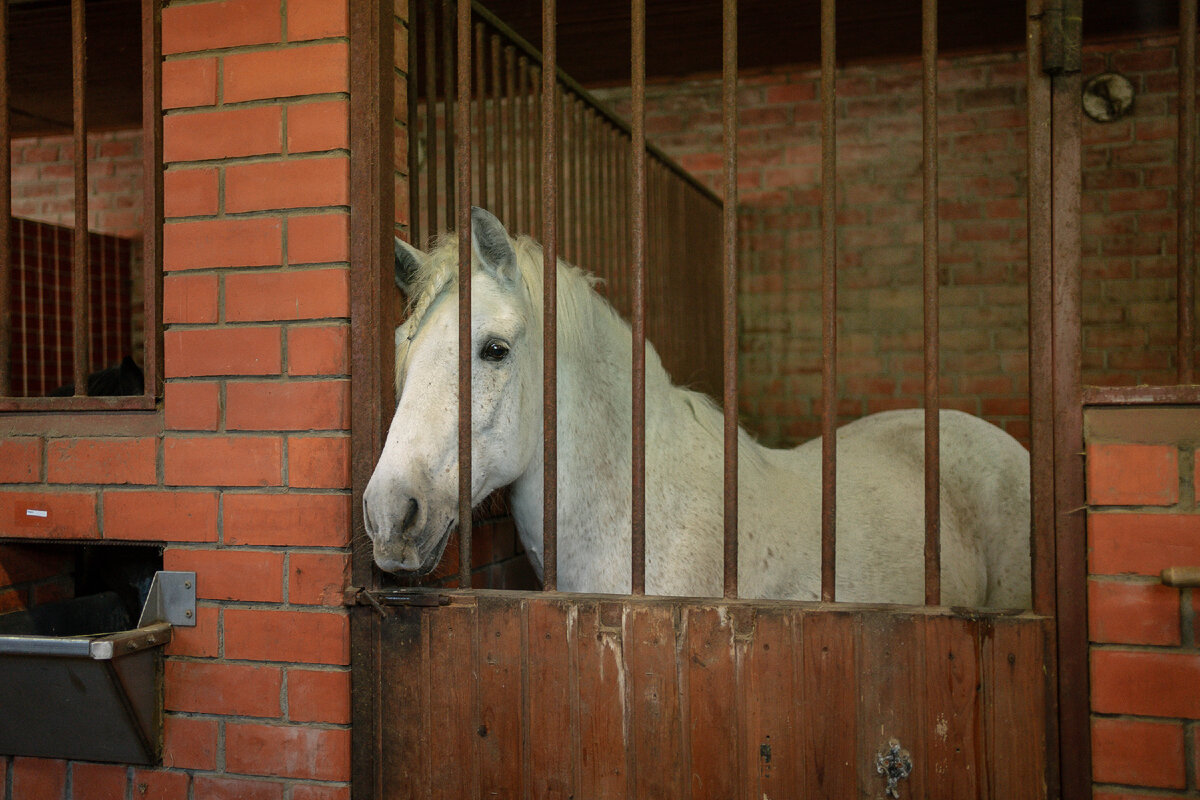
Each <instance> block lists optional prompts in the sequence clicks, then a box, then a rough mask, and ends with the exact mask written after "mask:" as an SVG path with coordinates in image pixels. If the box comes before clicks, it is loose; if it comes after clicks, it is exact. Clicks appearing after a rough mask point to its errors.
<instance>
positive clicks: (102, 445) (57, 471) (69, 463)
mask: <svg viewBox="0 0 1200 800" xmlns="http://www.w3.org/2000/svg"><path fill="white" fill-rule="evenodd" d="M46 477H47V480H48V481H49V482H50V483H132V484H152V483H157V482H158V440H157V439H156V438H154V437H150V436H143V437H138V438H111V439H107V438H106V439H51V440H50V445H49V447H48V448H47V452H46Z"/></svg>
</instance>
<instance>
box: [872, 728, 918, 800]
mask: <svg viewBox="0 0 1200 800" xmlns="http://www.w3.org/2000/svg"><path fill="white" fill-rule="evenodd" d="M912 768H913V763H912V756H910V755H909V754H908V751H907V750H904V749H901V747H900V742H899V741H898V740H896V739H889V740H888V749H887V750H886V751H884V752H882V753H877V754H876V755H875V771H876V772H878V773H879V774H880V775H882V776H883V777H884V778H886V779H887V787H886V788H885V789H884V790H883V794H884V796H885V797H892V798H897V800H898V798H899V797H900V786H899V784H900V781H902V780H904V779H905V778H907V777H908V776H909V774H911V773H912Z"/></svg>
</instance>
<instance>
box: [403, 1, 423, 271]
mask: <svg viewBox="0 0 1200 800" xmlns="http://www.w3.org/2000/svg"><path fill="white" fill-rule="evenodd" d="M417 5H418V3H417V0H408V48H407V49H406V51H405V52H406V53H407V54H408V63H407V64H404V65H403V66H404V68H405V71H406V74H407V80H408V92H407V94H408V97H407V100H408V120H407V121H406V123H405V124H406V126H407V128H408V241H409V243H410V244H412V245H413V246H415V247H420V246H421V242H422V239H421V232H422V231H421V178H420V171H421V167H420V163H421V162H420V132H419V131H418V130H417V113H418V112H417V94H418V88H417V87H418V86H420V82H419V80H418V77H419V76H418V74H417V73H418V69H417ZM398 66H400V65H397V67H398Z"/></svg>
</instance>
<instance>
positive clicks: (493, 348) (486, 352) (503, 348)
mask: <svg viewBox="0 0 1200 800" xmlns="http://www.w3.org/2000/svg"><path fill="white" fill-rule="evenodd" d="M507 355H508V345H506V344H505V343H504V342H501V341H497V340H496V339H493V340H492V341H490V342H488V343H487V344H485V345H484V346H483V350H482V351H481V352H480V354H479V356H480V357H481V358H482V359H483V360H484V361H503V360H504V358H505V356H507Z"/></svg>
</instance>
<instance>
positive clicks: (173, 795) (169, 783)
mask: <svg viewBox="0 0 1200 800" xmlns="http://www.w3.org/2000/svg"><path fill="white" fill-rule="evenodd" d="M190 779H191V776H190V775H188V774H187V773H186V772H163V771H159V770H149V769H135V770H134V771H133V781H132V783H133V800H178V799H179V798H181V797H187V796H188V783H189V782H190Z"/></svg>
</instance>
